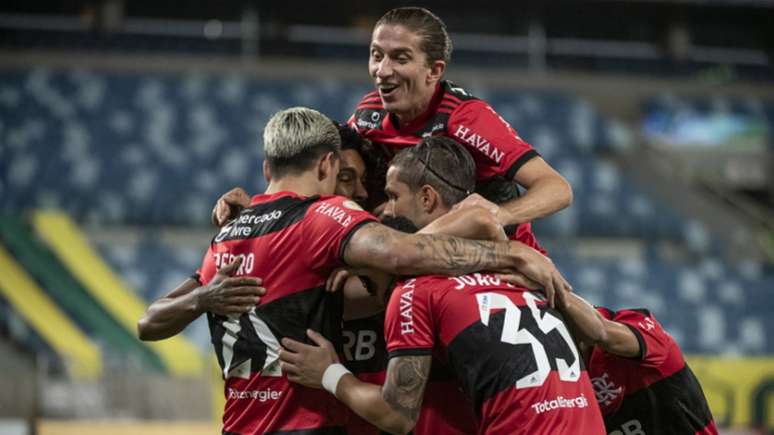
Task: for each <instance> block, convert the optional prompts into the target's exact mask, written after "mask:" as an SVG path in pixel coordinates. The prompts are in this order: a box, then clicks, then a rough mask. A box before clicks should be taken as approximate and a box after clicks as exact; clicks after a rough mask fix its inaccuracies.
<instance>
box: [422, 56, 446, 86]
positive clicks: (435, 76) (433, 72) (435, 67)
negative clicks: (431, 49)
mask: <svg viewBox="0 0 774 435" xmlns="http://www.w3.org/2000/svg"><path fill="white" fill-rule="evenodd" d="M444 72H446V62H444V61H442V60H436V61H435V62H433V64H432V65H430V72H429V73H428V74H427V83H438V82H439V81H440V80H441V78H442V77H443V73H444Z"/></svg>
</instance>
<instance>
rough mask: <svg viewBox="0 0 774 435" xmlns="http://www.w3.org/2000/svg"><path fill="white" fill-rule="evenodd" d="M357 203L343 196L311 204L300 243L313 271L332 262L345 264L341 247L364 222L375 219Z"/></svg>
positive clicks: (342, 247)
mask: <svg viewBox="0 0 774 435" xmlns="http://www.w3.org/2000/svg"><path fill="white" fill-rule="evenodd" d="M376 220H377V219H376V218H375V217H374V216H373V215H371V214H370V213H368V212H366V211H364V210H363V209H362V208H361V207H360V206H359V205H358V204H357V203H356V202H354V201H352V200H349V199H346V198H344V197H342V196H333V197H327V198H323V199H321V200H319V201H317V202H316V203H314V204H313V205H312V206H311V207H310V208H309V211H308V212H307V218H306V219H304V221H303V222H304V227H303V232H302V235H303V236H302V237H303V239H302V243H304V245H305V249H304V251H305V252H306V253H307V254H308V255H307V257H306V259H307V261H308V262H309V265H310V267H312V269H313V270H320V269H322V268H326V267H327V266H329V265H331V264H335V265H344V264H345V263H344V258H343V256H344V248H346V246H347V243H349V240H350V238H351V237H352V235H353V234H355V232H356V231H357V230H358V229H360V228H361V227H362V226H363V225H365V224H368V223H370V222H376Z"/></svg>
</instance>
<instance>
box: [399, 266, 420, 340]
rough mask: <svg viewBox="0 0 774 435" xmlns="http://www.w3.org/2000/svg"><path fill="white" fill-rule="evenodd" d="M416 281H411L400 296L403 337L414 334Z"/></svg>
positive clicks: (401, 331)
mask: <svg viewBox="0 0 774 435" xmlns="http://www.w3.org/2000/svg"><path fill="white" fill-rule="evenodd" d="M415 282H416V279H410V280H409V281H408V282H406V284H405V285H404V286H403V288H402V289H401V290H403V293H401V294H400V333H401V335H406V334H413V333H414V313H413V311H412V307H413V302H414V284H415Z"/></svg>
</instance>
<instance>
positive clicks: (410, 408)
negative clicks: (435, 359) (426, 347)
mask: <svg viewBox="0 0 774 435" xmlns="http://www.w3.org/2000/svg"><path fill="white" fill-rule="evenodd" d="M431 362H432V357H431V356H430V355H426V356H406V357H395V358H392V359H390V363H389V366H388V367H387V381H386V382H385V383H384V388H383V390H382V397H383V398H384V401H385V402H387V404H388V405H390V406H391V407H392V408H393V409H394V410H395V411H397V412H398V413H400V414H401V415H402V416H403V417H405V418H407V419H409V420H410V421H412V422H416V421H417V418H418V417H419V411H420V410H421V408H422V396H424V393H425V385H426V384H427V378H428V375H429V374H430V364H431Z"/></svg>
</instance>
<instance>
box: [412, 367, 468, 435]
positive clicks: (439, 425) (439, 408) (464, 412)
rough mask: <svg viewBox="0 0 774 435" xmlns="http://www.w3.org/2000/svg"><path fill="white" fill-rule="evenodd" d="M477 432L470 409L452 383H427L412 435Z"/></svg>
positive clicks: (451, 434)
mask: <svg viewBox="0 0 774 435" xmlns="http://www.w3.org/2000/svg"><path fill="white" fill-rule="evenodd" d="M477 431H478V422H477V419H476V414H475V413H474V412H473V407H472V405H471V404H470V402H469V401H468V399H467V398H466V397H465V395H464V394H463V393H462V390H460V386H459V383H458V382H457V381H454V380H446V381H435V380H432V379H431V380H429V381H428V382H427V386H426V387H425V397H424V398H423V399H422V410H421V411H420V412H419V418H417V424H416V426H415V427H414V435H468V434H473V433H476V432H477Z"/></svg>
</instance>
